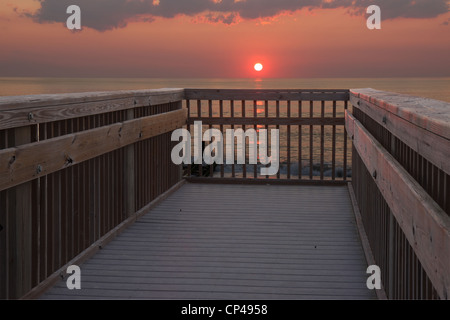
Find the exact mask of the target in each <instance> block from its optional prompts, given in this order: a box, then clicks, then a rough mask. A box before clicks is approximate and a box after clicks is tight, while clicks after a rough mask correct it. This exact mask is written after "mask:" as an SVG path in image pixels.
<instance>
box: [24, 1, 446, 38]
mask: <svg viewBox="0 0 450 320" xmlns="http://www.w3.org/2000/svg"><path fill="white" fill-rule="evenodd" d="M38 1H39V2H40V8H39V9H38V10H37V11H36V12H35V13H33V14H30V13H27V14H26V15H27V16H30V17H32V18H33V19H34V20H35V21H37V22H39V23H48V22H61V23H63V22H65V21H66V19H67V14H66V8H67V7H68V6H69V5H78V6H80V8H81V10H82V24H83V27H89V28H92V29H96V30H99V31H105V30H110V29H114V28H122V27H125V26H126V25H127V23H128V22H130V21H147V22H151V21H153V20H154V19H155V18H157V17H163V18H174V17H176V16H179V15H186V16H191V17H197V16H199V17H202V18H201V19H197V20H198V21H204V22H210V23H224V24H233V23H236V22H237V21H240V20H243V19H244V20H245V19H258V18H271V17H275V16H277V15H279V14H281V13H286V12H291V13H292V12H295V11H297V10H301V9H304V8H310V9H319V8H330V9H332V8H346V9H348V11H349V12H350V13H352V14H363V13H364V12H365V9H366V8H367V7H368V6H369V5H372V4H374V1H372V0H159V1H155V0H38ZM376 4H377V5H379V6H380V7H381V10H382V18H383V19H395V18H399V17H404V18H433V17H436V16H438V15H441V14H444V13H447V12H448V11H449V5H448V1H447V0H395V1H393V0H378V1H376Z"/></svg>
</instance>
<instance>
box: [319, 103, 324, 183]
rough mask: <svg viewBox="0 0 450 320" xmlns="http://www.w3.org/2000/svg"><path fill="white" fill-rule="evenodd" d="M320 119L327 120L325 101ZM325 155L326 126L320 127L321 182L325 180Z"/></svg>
mask: <svg viewBox="0 0 450 320" xmlns="http://www.w3.org/2000/svg"><path fill="white" fill-rule="evenodd" d="M320 117H321V118H322V120H324V118H325V101H321V112H320ZM324 155H325V126H324V125H323V124H322V125H321V126H320V180H323V174H324V172H323V171H324Z"/></svg>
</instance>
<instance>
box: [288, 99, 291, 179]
mask: <svg viewBox="0 0 450 320" xmlns="http://www.w3.org/2000/svg"><path fill="white" fill-rule="evenodd" d="M287 117H288V119H290V118H291V101H290V100H288V101H287ZM287 178H288V179H291V125H288V126H287Z"/></svg>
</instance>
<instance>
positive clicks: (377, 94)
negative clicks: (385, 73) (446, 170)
mask: <svg viewBox="0 0 450 320" xmlns="http://www.w3.org/2000/svg"><path fill="white" fill-rule="evenodd" d="M350 93H351V96H352V97H353V101H354V102H355V103H356V104H354V105H355V106H357V107H358V100H360V101H364V102H366V103H369V104H370V105H373V106H377V107H378V109H381V110H384V111H387V112H389V113H392V114H393V115H396V116H397V117H399V118H401V119H404V120H406V121H408V122H410V123H412V124H414V125H416V126H417V127H419V128H422V129H425V130H427V131H429V132H432V133H434V134H436V135H439V136H441V137H443V138H445V139H447V140H449V139H450V113H449V112H448V110H449V107H450V103H448V102H445V101H439V100H433V99H428V98H421V97H413V96H410V95H405V94H399V93H393V92H384V91H378V90H374V89H351V90H350ZM355 99H356V100H355ZM352 103H353V102H352Z"/></svg>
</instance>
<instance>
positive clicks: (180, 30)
mask: <svg viewBox="0 0 450 320" xmlns="http://www.w3.org/2000/svg"><path fill="white" fill-rule="evenodd" d="M53 1H55V0H53ZM60 1H62V0H60ZM90 1H91V3H95V2H97V1H96V0H90ZM99 1H100V0H99ZM114 1H115V2H120V1H119V0H114ZM132 1H137V0H132ZM164 1H166V0H160V6H161V9H162V8H164V7H163V6H162V4H163V2H164ZM204 1H212V0H204ZM241 1H250V0H241ZM252 1H255V0H252ZM336 1H337V0H336ZM430 1H431V2H432V0H430ZM48 2H49V5H48V6H49V8H50V9H52V8H51V2H52V1H50V0H49V1H48ZM72 2H73V3H74V4H76V2H77V1H72ZM100 2H104V1H100ZM183 2H184V3H185V2H186V0H183V1H181V0H180V2H179V3H183ZM235 2H236V1H235ZM286 2H288V1H286ZM328 2H333V0H329V1H325V2H324V3H328ZM419 2H420V1H419ZM171 3H175V4H176V2H174V0H171ZM193 3H198V4H202V5H203V4H204V3H203V2H202V1H200V0H197V1H193ZM266 3H268V2H267V1H265V0H262V2H261V6H263V5H264V4H266ZM231 5H234V4H233V3H232V4H231ZM40 6H41V4H40V3H39V2H38V1H35V0H21V1H19V2H18V1H12V0H0V39H1V50H0V76H58V77H149V78H150V77H161V78H167V77H185V78H189V77H217V78H220V77H233V78H241V77H244V78H248V77H256V76H258V77H268V78H278V77H283V78H290V77H295V78H302V77H408V76H415V77H421V76H425V77H432V76H450V59H449V58H448V57H449V56H450V41H449V40H450V26H449V21H450V13H449V12H448V10H447V11H446V12H443V13H439V14H434V16H433V17H428V18H426V17H425V18H423V17H419V18H414V17H412V18H411V17H408V18H404V17H401V16H399V17H395V18H393V19H383V12H384V11H383V7H382V6H381V5H380V7H381V9H382V29H381V30H368V29H367V27H366V19H367V17H368V16H369V15H368V14H365V12H359V14H353V15H351V14H349V13H348V10H349V9H351V8H346V7H337V8H330V9H322V8H314V9H312V10H310V9H309V8H308V7H304V8H301V9H300V10H287V11H280V12H276V13H274V14H272V15H270V13H269V14H268V15H267V16H264V17H262V18H258V17H256V18H254V17H247V16H248V15H251V14H252V11H251V7H249V8H250V9H248V8H247V7H245V10H244V9H241V7H239V10H241V11H239V12H237V13H233V12H225V13H223V12H211V11H201V9H199V10H200V11H199V12H189V11H188V9H189V8H188V9H185V10H186V14H183V13H177V14H175V15H174V16H173V17H168V16H166V15H168V13H164V14H163V13H161V14H159V13H158V14H157V13H152V14H148V13H147V14H145V15H136V14H135V15H134V16H133V15H131V16H130V17H128V18H126V19H124V20H121V21H122V25H125V24H126V26H124V27H119V28H116V27H114V25H113V24H112V25H111V27H110V29H108V30H102V28H103V27H97V26H96V25H95V23H96V22H95V21H96V17H95V15H94V14H95V12H91V11H88V10H89V8H86V7H83V6H82V5H80V7H81V9H82V25H83V19H84V18H85V19H84V22H86V24H88V25H91V27H89V26H86V25H84V26H83V30H82V31H81V32H71V31H69V30H68V29H67V28H66V27H65V23H63V22H62V21H65V19H67V17H68V16H69V15H68V14H66V13H65V12H60V11H61V10H59V11H58V10H57V9H58V8H56V9H55V12H57V14H58V15H56V16H55V18H54V20H55V21H57V22H48V21H44V20H45V19H44V18H42V17H41V18H39V16H38V15H37V14H38V11H37V10H38V9H39V8H40ZM172 7H173V6H172ZM199 7H201V6H199ZM50 9H49V10H50ZM172 9H173V8H172ZM175 9H176V8H175ZM260 9H261V8H258V7H255V14H259V12H263V11H262V10H260ZM183 10H184V8H183ZM183 10H182V9H181V8H180V10H178V11H183ZM256 10H257V11H256ZM87 11H88V12H87ZM105 11H106V12H105V15H103V16H99V17H98V21H101V19H104V20H105V21H109V20H108V19H109V18H110V17H112V16H113V14H114V12H112V11H111V12H109V11H108V10H107V9H105ZM125 11H127V10H125ZM25 12H28V13H29V14H28V15H27V14H25ZM59 12H60V13H59ZM155 12H156V11H155ZM268 12H269V11H268ZM417 12H419V15H420V11H416V12H413V13H411V15H413V16H414V15H417ZM121 13H124V11H123V9H122V12H121ZM30 14H34V15H35V17H34V18H32V17H30ZM107 14H109V16H108V15H107ZM230 14H231V16H230ZM390 14H391V11H388V10H387V14H386V15H390ZM246 15H247V16H246ZM424 15H425V14H424ZM227 18H229V19H231V18H233V21H232V23H231V24H228V22H229V21H226V20H224V19H227ZM90 19H92V21H90ZM221 19H222V20H223V21H218V22H214V21H213V20H221ZM150 20H151V21H150ZM50 21H51V20H50ZM105 23H106V22H105ZM257 62H261V63H262V64H263V65H264V69H263V71H261V73H257V72H256V71H254V70H253V65H254V64H255V63H257Z"/></svg>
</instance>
